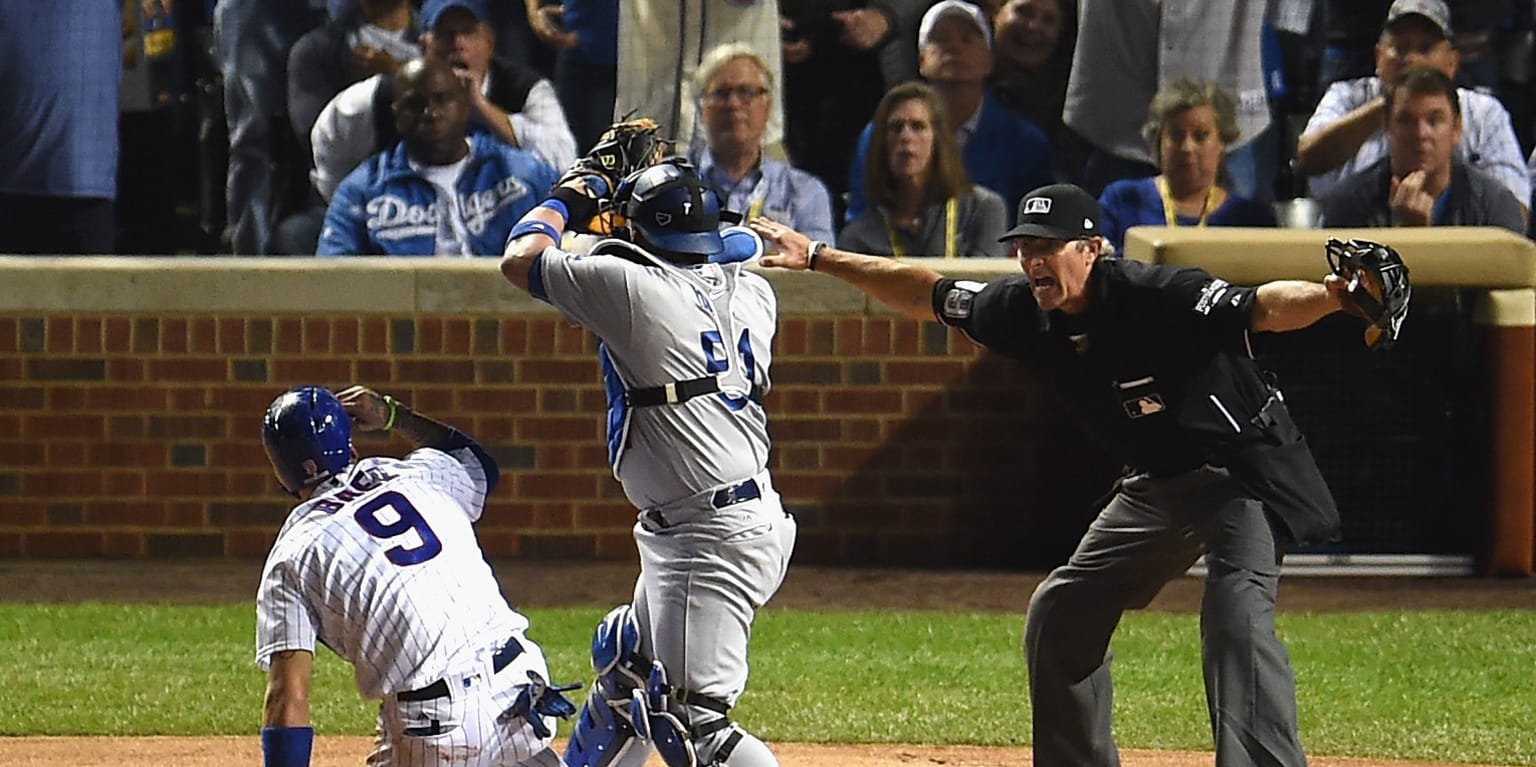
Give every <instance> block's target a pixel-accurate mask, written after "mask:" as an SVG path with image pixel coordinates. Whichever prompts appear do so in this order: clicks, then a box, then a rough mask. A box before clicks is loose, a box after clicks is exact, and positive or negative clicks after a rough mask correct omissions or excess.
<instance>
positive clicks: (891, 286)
mask: <svg viewBox="0 0 1536 767" xmlns="http://www.w3.org/2000/svg"><path fill="white" fill-rule="evenodd" d="M749 223H750V225H751V227H752V230H753V231H755V232H757V233H758V235H760V236H761V237H762V238H763V239H764V240H766V241H768V242H771V243H773V244H774V245H775V246H777V248H778V252H777V253H769V254H767V255H764V256H763V260H762V263H763V266H776V267H779V268H781V269H794V270H807V269H809V270H811V271H816V272H823V273H825V274H829V275H831V276H833V277H836V278H838V279H840V280H842V281H844V282H846V283H848V284H850V285H852V286H854V287H855V288H858V289H859V290H860V291H862V292H863V293H864V294H865V295H868V296H870V297H872V298H875V299H876V300H878V301H880V302H882V303H884V304H886V305H888V306H890V307H891V308H893V309H895V310H896V311H899V312H901V313H902V314H905V315H906V316H908V317H911V318H912V319H914V320H919V321H922V320H936V319H937V318H936V317H934V314H933V287H934V286H935V285H937V284H938V283H939V280H940V279H943V275H941V274H939V273H938V272H935V271H933V270H932V269H927V268H925V267H921V266H913V265H912V264H907V263H902V262H901V261H897V260H896V259H894V258H888V257H886V256H869V255H864V254H862V253H853V252H850V251H846V250H838V249H837V248H834V247H832V246H831V245H830V244H828V243H825V242H822V241H820V240H815V241H812V240H811V239H810V238H809V237H806V236H805V235H803V234H801V233H799V232H797V231H795V230H793V229H791V228H789V227H787V226H785V225H783V224H780V223H776V222H774V221H770V220H768V219H766V218H756V219H753V220H752V221H751V222H749ZM812 247H814V248H815V253H814V254H813V253H812V252H811V249H812Z"/></svg>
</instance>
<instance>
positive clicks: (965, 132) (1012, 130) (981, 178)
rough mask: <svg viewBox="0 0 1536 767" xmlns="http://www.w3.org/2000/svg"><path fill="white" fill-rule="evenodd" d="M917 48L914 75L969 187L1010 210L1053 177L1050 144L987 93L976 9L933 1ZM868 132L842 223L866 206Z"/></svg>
mask: <svg viewBox="0 0 1536 767" xmlns="http://www.w3.org/2000/svg"><path fill="white" fill-rule="evenodd" d="M917 47H918V71H919V72H920V73H921V74H922V76H923V80H924V81H925V82H927V83H928V85H929V86H931V87H932V88H933V89H934V91H936V92H937V93H938V94H939V98H940V99H941V100H942V101H943V102H944V108H945V112H946V113H947V116H948V117H949V124H950V125H951V126H954V130H955V141H956V143H958V144H959V146H960V155H961V158H962V159H963V161H964V163H965V172H966V174H967V175H969V176H970V177H971V181H972V182H974V183H975V184H976V185H978V186H984V187H986V188H987V189H990V190H992V191H994V192H997V193H998V195H1000V196H1001V197H1002V198H1003V201H1004V202H1005V203H1007V208H1008V210H1009V212H1010V213H1012V211H1013V210H1014V208H1015V207H1016V206H1017V205H1018V204H1019V200H1020V199H1021V198H1022V197H1023V196H1024V193H1025V192H1027V191H1029V190H1031V189H1034V188H1036V187H1040V186H1044V185H1046V184H1049V183H1051V182H1052V181H1054V180H1055V175H1054V170H1053V168H1052V164H1051V157H1052V155H1051V142H1050V139H1048V138H1046V136H1045V133H1044V132H1043V131H1041V130H1040V129H1039V128H1037V127H1035V125H1034V123H1031V122H1030V121H1028V120H1026V119H1024V118H1023V117H1020V116H1018V115H1016V114H1014V113H1013V112H1010V111H1009V110H1008V108H1007V107H1004V106H1003V105H1002V103H1000V102H999V101H998V100H997V99H996V98H995V97H993V95H992V94H991V92H990V91H989V90H988V88H987V77H988V76H989V75H991V74H992V30H991V27H989V26H988V24H987V17H986V15H985V13H983V12H982V10H981V9H980V8H978V7H977V6H976V5H975V4H973V3H968V2H965V0H942V1H941V2H939V3H937V4H935V5H934V6H933V7H932V8H929V9H928V12H927V13H925V14H923V20H922V22H921V24H919V26H918V31H917ZM873 130H874V126H873V125H869V126H866V127H865V128H864V133H863V135H862V136H860V137H859V149H858V152H857V153H856V154H855V155H854V158H853V166H852V168H851V169H850V170H849V176H848V214H847V217H846V218H847V220H848V221H852V220H853V219H854V218H855V217H857V216H858V214H859V213H860V212H861V211H862V210H863V209H864V206H865V204H866V201H865V198H864V163H865V161H866V159H867V158H868V156H869V140H870V133H871V132H872V131H873ZM1011 223H1012V222H1011V221H1010V224H1011Z"/></svg>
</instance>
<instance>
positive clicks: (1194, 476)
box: [752, 184, 1354, 767]
mask: <svg viewBox="0 0 1536 767" xmlns="http://www.w3.org/2000/svg"><path fill="white" fill-rule="evenodd" d="M1099 221H1100V211H1099V205H1098V203H1097V202H1096V201H1095V200H1094V199H1093V198H1092V197H1091V196H1089V195H1088V194H1087V193H1086V192H1084V191H1083V190H1082V189H1079V188H1078V187H1076V186H1072V185H1069V184H1056V185H1052V186H1047V187H1042V188H1040V189H1036V190H1035V191H1033V192H1030V193H1029V194H1027V195H1025V197H1024V199H1023V200H1021V201H1020V203H1019V210H1018V222H1019V224H1018V226H1016V227H1014V228H1013V229H1012V230H1010V231H1008V232H1007V233H1006V234H1005V235H1004V236H1003V239H1004V241H1006V242H1008V243H1009V244H1010V246H1011V252H1012V255H1013V257H1014V258H1016V259H1017V260H1018V262H1019V265H1020V266H1021V267H1022V269H1023V273H1022V274H1016V275H1009V276H1006V277H1001V278H997V279H994V280H992V281H991V282H988V283H980V282H972V281H967V280H954V279H949V278H947V277H944V276H942V275H940V274H938V273H936V272H933V271H931V270H929V269H926V268H924V267H921V266H915V265H912V264H909V263H902V262H899V261H894V260H892V259H889V258H884V257H880V256H869V255H862V254H857V253H849V252H846V251H842V250H838V249H835V248H833V247H831V246H829V245H827V244H826V243H824V242H810V241H808V240H807V239H806V238H805V237H804V236H803V235H801V234H799V233H798V232H795V231H793V230H789V229H786V228H785V227H783V226H782V225H779V224H777V223H774V222H772V221H769V220H766V219H757V220H756V221H754V222H752V227H753V229H755V230H756V231H757V232H758V233H759V234H761V235H762V236H763V237H764V238H765V239H766V240H769V241H771V242H773V243H774V244H776V245H777V246H778V248H779V252H778V253H777V254H775V255H770V256H767V257H765V258H764V259H763V263H764V264H766V265H768V266H778V267H784V268H789V269H812V270H815V271H818V272H825V273H827V274H830V275H832V276H834V277H837V278H839V279H842V280H844V281H846V282H848V283H850V284H851V285H853V286H855V287H857V288H858V289H859V290H861V291H863V292H865V293H867V294H869V295H870V296H872V297H874V298H877V299H879V300H881V301H883V302H885V303H887V304H890V305H891V306H893V307H895V308H896V309H898V310H900V311H901V312H902V313H904V314H906V315H907V316H908V317H912V318H914V319H918V320H928V319H933V318H934V317H937V318H938V320H939V321H940V322H943V323H945V324H946V325H953V326H955V327H958V328H960V329H961V330H962V331H964V332H965V334H966V335H968V336H970V337H971V338H972V339H974V340H975V341H976V342H977V343H980V344H982V345H984V346H986V347H987V348H989V349H992V350H993V351H996V352H998V353H1000V354H1004V355H1006V356H1009V357H1012V358H1015V359H1018V360H1021V361H1023V362H1026V363H1028V364H1030V365H1032V366H1035V367H1036V368H1038V369H1040V370H1042V371H1043V372H1045V373H1046V374H1047V375H1048V377H1049V380H1050V381H1051V383H1052V385H1053V388H1054V389H1055V391H1056V392H1057V394H1059V396H1060V397H1061V398H1062V399H1063V400H1064V401H1065V403H1066V404H1067V405H1069V406H1070V408H1071V409H1072V410H1073V411H1074V412H1075V413H1076V415H1077V416H1078V417H1079V418H1080V420H1081V422H1082V424H1083V426H1084V427H1085V428H1086V429H1087V430H1088V431H1090V432H1091V433H1093V434H1094V435H1096V436H1098V437H1101V438H1103V439H1104V440H1105V442H1106V443H1107V445H1108V447H1109V448H1110V449H1111V450H1112V451H1114V453H1115V454H1116V455H1117V457H1118V458H1119V459H1120V460H1122V461H1123V462H1124V463H1125V464H1126V465H1127V466H1128V467H1129V469H1128V472H1127V474H1126V476H1124V477H1122V478H1121V479H1120V480H1119V482H1118V483H1117V485H1116V487H1115V489H1114V492H1113V494H1112V495H1111V496H1110V500H1109V502H1108V503H1107V505H1105V507H1104V508H1103V509H1102V510H1101V511H1100V512H1099V514H1098V517H1097V518H1096V519H1095V520H1094V521H1093V523H1092V525H1091V526H1090V527H1089V529H1088V532H1087V533H1086V534H1084V536H1083V538H1082V540H1081V542H1079V544H1078V547H1077V551H1076V552H1074V553H1073V554H1072V557H1071V559H1070V560H1069V561H1068V562H1067V564H1066V565H1064V566H1062V567H1059V568H1057V569H1056V570H1055V571H1054V572H1052V573H1051V574H1050V575H1049V576H1048V577H1047V578H1046V579H1045V581H1044V582H1042V583H1041V584H1040V586H1039V588H1037V589H1036V590H1035V593H1034V596H1033V597H1032V598H1031V599H1030V604H1029V617H1028V619H1027V625H1026V628H1025V635H1024V649H1025V655H1026V661H1027V663H1028V666H1029V691H1030V701H1031V704H1032V707H1033V711H1034V713H1033V716H1034V720H1033V721H1034V763H1035V764H1036V765H1037V767H1064V766H1068V765H1071V766H1077V765H1081V766H1083V767H1088V766H1090V765H1091V766H1095V767H1107V766H1109V765H1117V764H1119V754H1118V752H1117V750H1116V748H1115V743H1114V738H1113V735H1112V732H1111V728H1110V714H1111V702H1112V697H1113V696H1112V686H1111V682H1110V670H1109V669H1110V659H1111V654H1110V651H1109V642H1110V636H1111V635H1112V634H1113V633H1114V631H1115V627H1116V626H1117V625H1118V624H1119V622H1120V617H1121V614H1122V613H1123V612H1124V611H1125V610H1127V609H1136V608H1140V607H1145V606H1146V605H1147V603H1148V602H1150V601H1151V600H1152V597H1154V596H1155V595H1156V594H1157V592H1158V591H1159V590H1160V589H1161V588H1162V586H1163V584H1164V583H1166V582H1167V581H1168V580H1169V579H1171V578H1173V577H1175V576H1177V575H1179V574H1181V573H1183V572H1185V571H1186V570H1187V569H1188V568H1189V566H1190V565H1191V564H1193V563H1194V562H1195V560H1196V559H1197V558H1198V557H1199V556H1200V554H1201V553H1205V554H1206V555H1207V556H1206V562H1207V564H1208V573H1209V574H1208V575H1207V577H1206V583H1205V597H1204V600H1203V601H1202V603H1201V608H1200V637H1201V657H1202V661H1203V664H1204V669H1205V684H1206V702H1207V705H1208V707H1209V710H1210V716H1211V729H1212V732H1213V733H1214V735H1215V739H1216V764H1217V766H1218V767H1238V766H1239V765H1242V766H1245V767H1247V766H1251V765H1286V766H1294V767H1301V766H1302V765H1304V764H1305V763H1306V757H1305V756H1304V755H1303V753H1302V747H1301V741H1300V738H1299V735H1298V732H1297V724H1296V691H1295V679H1294V676H1293V674H1292V671H1291V667H1290V660H1289V658H1288V656H1287V655H1286V651H1285V647H1284V646H1283V645H1282V644H1281V643H1280V640H1279V639H1278V638H1277V637H1276V636H1275V622H1274V619H1275V595H1276V593H1277V591H1278V588H1279V577H1280V561H1281V558H1282V556H1283V554H1284V550H1285V547H1286V545H1287V544H1288V543H1290V542H1293V541H1294V542H1300V543H1311V542H1318V541H1324V540H1329V539H1333V538H1336V537H1337V535H1338V529H1339V518H1338V511H1337V510H1336V508H1335V507H1334V503H1333V498H1332V495H1331V494H1330V493H1329V491H1328V487H1327V485H1326V484H1325V483H1324V481H1323V478H1322V476H1321V475H1320V474H1319V473H1318V470H1317V466H1316V464H1315V463H1314V461H1313V459H1312V455H1311V452H1310V451H1309V450H1308V448H1307V445H1306V441H1305V440H1304V439H1303V438H1302V436H1301V434H1300V433H1299V432H1298V431H1297V429H1296V426H1295V424H1294V423H1293V422H1292V421H1291V417H1290V414H1289V413H1288V412H1287V411H1286V407H1285V402H1284V400H1283V398H1282V397H1281V394H1280V391H1279V390H1278V389H1277V388H1275V387H1274V386H1273V385H1272V383H1271V381H1270V379H1269V378H1268V377H1267V376H1266V375H1265V374H1264V373H1263V371H1261V370H1260V368H1259V367H1258V365H1256V364H1255V363H1254V361H1253V359H1252V357H1251V355H1250V344H1249V341H1250V336H1251V335H1252V334H1253V333H1255V332H1279V331H1288V330H1296V329H1299V328H1303V327H1306V326H1308V325H1310V324H1312V323H1314V322H1316V321H1317V320H1318V319H1320V318H1322V317H1323V316H1325V315H1328V314H1330V313H1332V312H1335V311H1339V310H1343V309H1351V308H1353V307H1354V302H1353V301H1352V299H1351V298H1350V294H1349V285H1348V283H1347V282H1346V281H1345V280H1343V279H1341V278H1339V277H1337V276H1333V275H1330V276H1328V277H1327V278H1326V279H1325V280H1324V281H1323V282H1322V283H1315V282H1304V281H1290V280H1287V281H1277V282H1269V283H1265V284H1264V285H1260V286H1259V287H1257V288H1252V287H1239V286H1236V285H1231V284H1228V283H1227V282H1225V281H1223V280H1220V279H1217V278H1215V277H1212V276H1211V275H1210V274H1208V273H1207V272H1205V271H1203V270H1200V269H1188V268H1175V267H1169V266H1160V265H1150V264H1144V263H1139V262H1135V261H1127V260H1121V259H1114V258H1100V256H1101V255H1102V254H1103V252H1104V251H1103V249H1104V239H1103V238H1102V237H1101V236H1100V233H1099Z"/></svg>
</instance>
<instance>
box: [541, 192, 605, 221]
mask: <svg viewBox="0 0 1536 767" xmlns="http://www.w3.org/2000/svg"><path fill="white" fill-rule="evenodd" d="M549 196H550V197H551V198H553V199H556V200H559V201H560V202H562V203H564V204H565V209H566V210H568V211H570V212H571V217H570V218H569V219H567V220H566V222H565V223H566V225H567V226H570V225H571V224H585V223H587V222H588V221H591V220H592V217H593V216H596V215H597V200H594V199H592V198H591V197H588V196H587V195H586V193H584V192H578V191H576V190H575V189H572V188H570V187H568V186H557V187H555V190H554V191H553V192H550V193H549Z"/></svg>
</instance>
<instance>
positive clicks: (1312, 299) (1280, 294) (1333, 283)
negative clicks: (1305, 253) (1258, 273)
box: [1250, 274, 1353, 333]
mask: <svg viewBox="0 0 1536 767" xmlns="http://www.w3.org/2000/svg"><path fill="white" fill-rule="evenodd" d="M1348 296H1349V283H1347V282H1346V281H1344V279H1342V278H1340V277H1339V276H1337V275H1333V274H1330V275H1328V276H1327V277H1325V278H1324V279H1323V281H1322V283H1316V282H1307V281H1305V280H1275V281H1274V282H1266V283H1264V284H1263V285H1260V286H1259V292H1258V294H1257V295H1256V296H1255V297H1254V302H1253V317H1252V319H1251V320H1250V327H1251V328H1252V329H1253V330H1254V331H1256V332H1260V331H1272V332H1276V333H1279V332H1284V331H1287V330H1300V329H1302V328H1304V327H1307V326H1308V325H1311V324H1312V323H1314V322H1317V321H1318V320H1320V319H1322V318H1324V317H1326V316H1328V315H1330V314H1333V313H1334V312H1337V311H1341V310H1346V309H1348V308H1349V307H1351V306H1353V304H1352V303H1351V302H1350V300H1349V298H1348Z"/></svg>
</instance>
